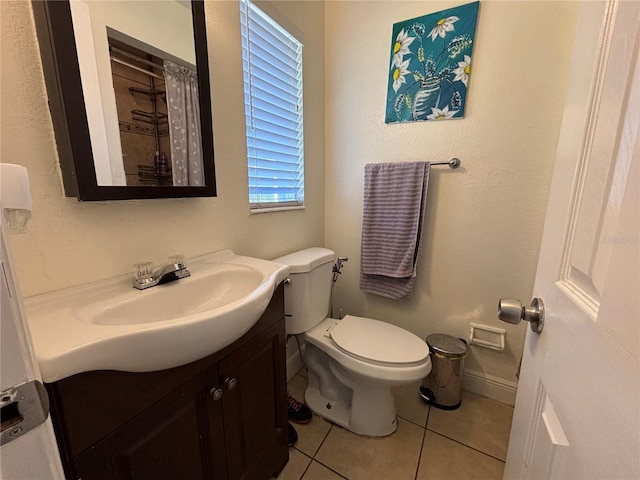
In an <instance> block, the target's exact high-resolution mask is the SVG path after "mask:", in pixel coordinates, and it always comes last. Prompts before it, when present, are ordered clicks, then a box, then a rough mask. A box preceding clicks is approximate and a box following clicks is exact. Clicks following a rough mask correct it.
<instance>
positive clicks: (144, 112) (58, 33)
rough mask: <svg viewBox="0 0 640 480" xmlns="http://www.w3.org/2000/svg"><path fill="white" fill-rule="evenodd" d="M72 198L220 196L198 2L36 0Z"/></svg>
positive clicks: (66, 181) (55, 120) (56, 128)
mask: <svg viewBox="0 0 640 480" xmlns="http://www.w3.org/2000/svg"><path fill="white" fill-rule="evenodd" d="M32 4H33V11H34V18H35V21H36V30H37V32H38V39H39V43H40V50H41V57H42V63H43V69H44V73H45V81H46V84H47V92H48V96H49V105H50V110H51V116H52V120H53V126H54V131H55V136H56V143H57V145H58V154H59V157H60V166H61V170H62V175H63V181H64V186H65V192H66V194H67V196H75V197H77V198H78V199H79V200H121V199H137V198H168V197H203V196H215V195H216V185H215V167H214V154H213V126H212V120H211V100H210V84H209V67H208V56H207V42H206V29H205V18H204V3H203V1H202V0H195V1H191V2H189V1H185V0H145V1H137V2H131V1H126V0H121V1H112V2H102V1H96V0H70V1H69V0H64V1H55V2H51V1H40V0H34V1H33V2H32Z"/></svg>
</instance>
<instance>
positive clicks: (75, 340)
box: [25, 250, 289, 382]
mask: <svg viewBox="0 0 640 480" xmlns="http://www.w3.org/2000/svg"><path fill="white" fill-rule="evenodd" d="M187 268H189V270H190V271H191V276H190V277H187V278H183V279H180V280H176V281H174V282H170V283H166V284H162V285H158V286H155V287H152V288H149V289H146V290H136V289H134V288H133V287H132V285H131V280H132V276H131V275H123V276H120V277H117V278H114V279H110V280H106V281H100V282H95V283H92V284H90V285H85V286H81V287H74V288H69V289H66V290H61V291H58V292H52V293H48V294H45V295H39V296H36V297H31V298H28V299H26V301H25V304H26V309H27V319H28V322H29V327H30V329H31V335H32V338H33V346H34V350H35V352H36V357H37V359H38V364H39V365H40V370H41V373H42V377H43V379H44V381H45V382H53V381H56V380H60V379H62V378H65V377H68V376H71V375H74V374H76V373H80V372H86V371H91V370H122V371H128V372H148V371H155V370H164V369H167V368H172V367H177V366H179V365H183V364H185V363H189V362H192V361H195V360H198V359H200V358H203V357H206V356H207V355H210V354H212V353H215V352H216V351H218V350H220V349H222V348H224V347H226V346H227V345H230V344H231V343H233V342H234V341H235V340H237V339H238V338H240V337H241V336H242V335H244V334H245V333H246V332H247V331H248V330H249V329H250V328H251V327H252V326H253V325H254V324H255V323H256V322H257V321H258V319H259V318H260V316H261V315H262V314H263V313H264V311H265V309H266V308H267V305H268V304H269V301H270V300H271V296H272V295H273V292H274V290H275V287H276V286H277V285H278V284H279V283H280V282H281V281H283V280H284V279H285V278H286V277H287V275H288V274H289V267H287V266H284V265H281V264H279V263H275V262H270V261H267V260H260V259H257V258H251V257H244V256H239V255H235V254H234V253H233V252H232V251H230V250H224V251H221V252H217V253H212V254H208V255H204V256H201V257H197V258H194V259H191V260H189V261H188V262H187Z"/></svg>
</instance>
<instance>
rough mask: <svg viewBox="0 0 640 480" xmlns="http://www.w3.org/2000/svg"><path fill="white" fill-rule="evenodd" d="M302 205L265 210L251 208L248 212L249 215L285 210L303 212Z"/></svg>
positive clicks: (267, 208)
mask: <svg viewBox="0 0 640 480" xmlns="http://www.w3.org/2000/svg"><path fill="white" fill-rule="evenodd" d="M304 208H305V207H304V205H295V206H293V205H290V206H288V207H266V208H255V209H254V208H252V209H251V210H249V213H251V215H253V214H255V213H271V212H284V211H285V210H304Z"/></svg>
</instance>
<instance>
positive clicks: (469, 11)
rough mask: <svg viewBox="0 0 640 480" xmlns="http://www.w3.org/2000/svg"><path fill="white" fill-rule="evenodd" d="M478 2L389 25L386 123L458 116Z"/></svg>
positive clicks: (468, 71)
mask: <svg viewBox="0 0 640 480" xmlns="http://www.w3.org/2000/svg"><path fill="white" fill-rule="evenodd" d="M477 16H478V2H474V3H469V4H466V5H461V6H459V7H454V8H449V9H447V10H442V11H440V12H437V13H433V14H429V15H424V16H422V17H417V18H413V19H411V20H405V21H403V22H399V23H396V24H394V25H393V32H392V37H391V65H390V67H389V87H388V89H387V110H386V118H385V123H395V122H416V121H422V120H447V119H450V118H461V117H462V116H463V115H464V107H465V103H466V101H467V87H468V85H469V76H470V74H471V64H472V60H471V53H472V50H473V40H474V35H475V30H476V19H477Z"/></svg>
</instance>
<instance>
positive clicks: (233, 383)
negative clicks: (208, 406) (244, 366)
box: [224, 378, 238, 390]
mask: <svg viewBox="0 0 640 480" xmlns="http://www.w3.org/2000/svg"><path fill="white" fill-rule="evenodd" d="M224 384H225V385H226V386H227V388H228V389H229V390H233V389H234V388H236V385H238V381H237V380H236V379H235V378H226V379H225V380H224Z"/></svg>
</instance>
